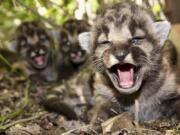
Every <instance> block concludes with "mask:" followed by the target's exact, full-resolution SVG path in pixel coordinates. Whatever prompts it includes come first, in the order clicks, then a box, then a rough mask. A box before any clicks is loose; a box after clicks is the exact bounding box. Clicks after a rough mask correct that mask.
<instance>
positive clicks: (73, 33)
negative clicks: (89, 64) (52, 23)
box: [60, 19, 90, 66]
mask: <svg viewBox="0 0 180 135" xmlns="http://www.w3.org/2000/svg"><path fill="white" fill-rule="evenodd" d="M89 28H90V25H89V24H88V23H87V22H86V21H84V20H76V19H70V20H68V21H66V22H65V24H64V25H63V29H62V30H61V32H60V34H61V36H60V49H61V52H62V53H63V54H64V55H65V56H66V57H67V58H68V60H69V61H70V63H72V64H73V65H74V66H79V65H81V64H83V63H84V62H85V61H86V60H87V53H86V51H85V50H84V49H82V48H81V46H80V45H79V41H78V35H79V34H80V33H82V32H86V31H89Z"/></svg>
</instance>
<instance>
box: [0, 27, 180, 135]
mask: <svg viewBox="0 0 180 135" xmlns="http://www.w3.org/2000/svg"><path fill="white" fill-rule="evenodd" d="M170 38H171V39H172V41H173V42H174V43H175V45H176V47H177V49H178V51H179V54H180V24H176V25H173V27H172V32H171V34H170ZM179 58H180V56H179ZM179 60H180V59H179ZM179 63H180V62H179ZM58 85H59V84H58V83H56V84H54V83H42V82H40V83H38V82H36V83H35V82H31V81H29V80H27V79H25V78H24V77H22V76H18V77H17V76H15V75H13V74H11V73H7V72H5V73H1V74H0V135H99V134H104V135H180V123H179V122H177V121H176V120H174V121H148V122H145V123H137V122H135V121H133V120H132V119H131V117H130V116H129V114H122V115H118V116H116V117H114V118H111V119H109V120H107V121H105V122H102V124H101V132H100V133H98V132H97V131H96V130H95V129H96V128H95V127H94V125H89V124H86V123H83V122H82V121H78V120H76V121H74V120H67V119H66V118H65V117H63V116H62V115H58V114H55V113H52V112H47V111H46V110H45V109H44V107H43V105H42V99H43V98H44V96H45V95H46V93H47V91H48V90H50V89H52V88H53V87H56V86H58Z"/></svg>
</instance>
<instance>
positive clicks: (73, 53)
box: [70, 51, 82, 57]
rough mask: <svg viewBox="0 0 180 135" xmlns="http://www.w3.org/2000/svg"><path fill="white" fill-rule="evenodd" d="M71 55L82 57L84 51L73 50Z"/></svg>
mask: <svg viewBox="0 0 180 135" xmlns="http://www.w3.org/2000/svg"><path fill="white" fill-rule="evenodd" d="M70 55H71V57H76V56H77V57H81V55H82V52H81V51H73V52H71V54H70Z"/></svg>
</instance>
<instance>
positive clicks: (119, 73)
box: [108, 63, 142, 92]
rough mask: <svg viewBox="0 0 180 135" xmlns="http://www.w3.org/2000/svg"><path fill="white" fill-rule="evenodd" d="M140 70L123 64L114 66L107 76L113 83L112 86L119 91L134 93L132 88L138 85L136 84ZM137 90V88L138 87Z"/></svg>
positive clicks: (137, 67)
mask: <svg viewBox="0 0 180 135" xmlns="http://www.w3.org/2000/svg"><path fill="white" fill-rule="evenodd" d="M140 69H141V68H140V67H139V66H136V65H133V64H129V63H124V64H116V65H114V66H112V67H111V68H110V69H109V70H108V75H109V77H110V79H111V81H112V82H113V84H114V86H115V87H116V88H118V89H120V91H127V92H129V91H131V89H133V90H132V92H133V91H135V90H134V87H137V85H140V83H138V82H139V81H141V80H140V78H142V77H141V72H140V71H141V70H140ZM138 88H139V87H138Z"/></svg>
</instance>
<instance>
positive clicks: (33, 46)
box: [13, 21, 51, 69]
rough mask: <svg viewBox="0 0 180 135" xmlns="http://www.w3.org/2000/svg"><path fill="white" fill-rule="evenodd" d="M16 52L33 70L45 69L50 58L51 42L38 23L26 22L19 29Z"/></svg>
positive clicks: (14, 45)
mask: <svg viewBox="0 0 180 135" xmlns="http://www.w3.org/2000/svg"><path fill="white" fill-rule="evenodd" d="M16 34H17V35H16V39H15V41H14V44H13V47H14V48H15V49H14V51H15V52H16V53H17V54H18V55H19V56H20V57H21V58H23V59H25V60H26V61H27V62H28V63H29V64H30V65H31V66H32V67H33V68H36V69H44V68H45V67H46V66H47V64H48V60H49V57H50V52H51V41H50V37H49V35H48V34H47V32H46V31H45V30H44V29H43V28H41V27H40V26H39V25H38V23H37V22H34V21H32V22H24V23H22V24H21V25H20V26H19V27H18V28H17V33H16Z"/></svg>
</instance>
